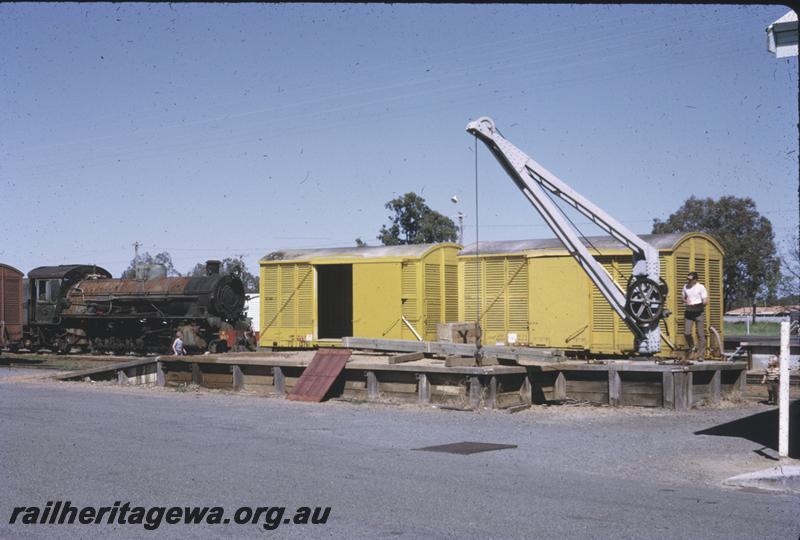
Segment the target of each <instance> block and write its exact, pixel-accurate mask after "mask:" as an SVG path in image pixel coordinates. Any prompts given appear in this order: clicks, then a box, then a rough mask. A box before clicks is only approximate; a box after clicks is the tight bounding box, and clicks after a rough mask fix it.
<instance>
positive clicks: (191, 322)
mask: <svg viewBox="0 0 800 540" xmlns="http://www.w3.org/2000/svg"><path fill="white" fill-rule="evenodd" d="M58 268H61V269H64V270H67V271H66V272H64V273H63V277H62V278H61V281H60V283H57V282H54V283H53V289H57V293H56V294H51V295H50V296H49V297H46V299H47V300H49V302H50V303H49V304H47V305H40V302H39V296H37V297H36V298H35V299H34V298H33V294H34V293H37V294H38V292H39V289H38V288H37V287H39V286H40V285H39V284H40V283H41V282H42V281H46V280H56V279H57V278H58V274H59V272H57V271H54V270H55V269H58ZM90 269H92V271H89V270H90ZM28 276H29V279H30V283H31V288H30V290H31V295H32V302H31V308H32V312H33V313H34V314H35V320H34V319H33V318H31V321H30V322H31V324H30V327H31V335H33V336H34V343H37V344H38V345H39V346H46V347H48V348H55V349H58V350H59V351H60V352H69V351H70V350H72V349H74V348H79V349H81V350H89V351H91V352H94V353H102V352H109V351H110V352H115V353H118V354H119V353H124V352H137V353H146V352H158V353H166V352H169V351H170V345H171V343H172V340H173V339H174V337H175V334H176V332H177V331H179V330H180V331H181V332H182V334H183V341H184V344H185V345H186V348H187V350H189V351H195V352H197V351H206V350H210V351H212V352H217V351H224V350H227V349H228V344H229V343H228V341H227V339H228V336H230V335H235V334H236V333H237V331H238V332H239V333H241V334H243V333H244V331H245V330H246V328H245V327H244V326H243V324H244V321H245V317H244V314H243V310H244V303H245V294H244V285H243V283H242V280H241V278H240V277H239V276H238V275H236V274H230V275H221V274H220V273H219V266H218V265H216V264H213V263H211V264H209V265H208V266H207V275H205V276H201V277H166V276H163V275H160V276H157V277H152V278H150V279H113V278H111V276H110V275H109V274H108V273H107V272H106V271H105V270H103V269H99V268H97V267H85V266H82V267H67V268H65V267H47V268H37V269H36V270H32V271H31V272H30V273H29V275H28ZM45 293H47V290H46V291H45ZM42 298H45V296H42ZM220 334H222V336H220Z"/></svg>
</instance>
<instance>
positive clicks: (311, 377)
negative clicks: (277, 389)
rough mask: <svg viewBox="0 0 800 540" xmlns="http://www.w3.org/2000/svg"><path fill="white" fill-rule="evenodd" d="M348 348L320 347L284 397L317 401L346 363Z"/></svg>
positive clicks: (348, 353)
mask: <svg viewBox="0 0 800 540" xmlns="http://www.w3.org/2000/svg"><path fill="white" fill-rule="evenodd" d="M351 354H352V351H351V350H350V349H320V350H319V351H317V354H315V355H314V359H313V360H311V363H310V364H308V367H307V368H306V369H305V370H303V374H302V375H300V378H298V379H297V382H296V383H295V385H294V387H293V388H292V391H291V392H290V393H289V395H288V396H286V399H290V400H292V401H312V402H315V403H318V402H320V401H322V400H323V398H325V394H327V393H328V390H330V389H331V386H333V383H334V381H335V380H336V379H337V377H339V374H340V373H341V372H342V370H343V369H344V366H345V365H346V364H347V360H348V358H350V355H351Z"/></svg>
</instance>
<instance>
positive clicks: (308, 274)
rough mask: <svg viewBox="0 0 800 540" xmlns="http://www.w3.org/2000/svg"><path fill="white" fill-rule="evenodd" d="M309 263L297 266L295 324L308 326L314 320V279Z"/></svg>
mask: <svg viewBox="0 0 800 540" xmlns="http://www.w3.org/2000/svg"><path fill="white" fill-rule="evenodd" d="M313 271H314V270H313V268H311V265H310V264H302V265H298V266H297V278H298V285H297V293H296V294H297V325H296V326H298V327H304V328H308V327H310V326H311V325H312V324H313V321H314V279H313V277H312V274H313Z"/></svg>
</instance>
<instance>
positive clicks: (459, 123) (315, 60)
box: [0, 3, 798, 275]
mask: <svg viewBox="0 0 800 540" xmlns="http://www.w3.org/2000/svg"><path fill="white" fill-rule="evenodd" d="M787 11H788V9H787V8H786V7H784V6H779V5H777V6H714V5H698V6H690V5H681V6H666V5H665V6H642V5H628V6H625V5H622V6H620V5H601V6H577V5H576V6H570V5H515V4H512V5H477V4H464V5H425V4H419V5H382V4H381V5H377V4H376V5H372V4H352V5H351V4H339V5H336V4H333V5H323V4H309V5H303V4H228V5H214V4H197V5H186V4H175V5H169V4H8V3H6V4H0V190H1V191H0V226H1V227H2V230H3V231H4V234H3V242H2V244H0V261H2V262H5V263H7V264H11V265H12V266H15V267H17V268H19V269H21V270H22V271H24V272H27V271H28V270H30V269H32V268H34V267H36V266H40V265H48V264H64V263H76V262H80V263H83V262H86V263H95V264H98V265H100V266H103V267H105V268H107V269H108V270H110V271H111V272H112V273H113V274H114V275H118V274H119V273H120V272H121V271H122V270H123V269H124V268H125V267H126V266H127V265H128V263H129V262H130V260H131V258H132V256H133V243H134V242H136V241H139V242H141V243H142V244H143V247H142V248H141V249H142V250H146V251H149V252H150V253H151V254H155V253H158V252H161V251H168V252H170V253H171V254H172V257H173V261H174V262H175V265H176V267H177V269H178V270H180V271H186V270H188V269H190V268H191V267H193V266H194V264H195V263H196V262H199V261H204V260H206V259H208V258H224V257H227V256H232V255H235V254H243V255H244V257H245V261H246V262H247V264H248V266H249V267H250V269H251V270H252V271H255V270H256V269H257V267H258V263H257V261H258V260H259V258H261V257H262V256H264V255H265V254H267V253H269V252H271V251H274V250H276V249H282V248H292V247H297V248H301V247H329V246H347V245H354V244H355V242H354V240H355V238H356V237H360V238H362V239H364V240H365V241H367V242H368V243H369V244H371V245H372V244H377V243H378V241H377V240H376V239H375V236H376V235H377V233H378V230H379V229H380V227H381V225H382V224H384V223H387V221H388V220H387V217H388V212H387V210H385V209H384V206H383V205H384V204H385V203H386V202H387V201H388V200H390V199H391V198H393V197H395V196H397V195H400V194H402V193H405V192H408V191H416V192H417V193H419V194H421V195H422V196H423V197H424V198H425V199H426V200H427V202H428V204H429V205H430V206H431V207H432V208H434V209H436V210H438V211H440V212H442V213H444V214H446V215H449V216H451V217H455V215H456V213H457V212H458V211H462V212H464V214H465V216H466V217H465V243H469V242H472V241H474V239H475V233H476V230H475V157H474V139H473V138H472V136H470V135H469V134H467V133H466V132H465V131H464V128H465V126H466V124H467V123H468V122H469V121H470V120H472V119H475V118H477V117H480V116H491V117H493V118H494V120H495V122H496V123H497V126H498V127H499V128H500V129H501V130H502V132H503V133H504V135H505V136H506V137H507V138H508V139H509V140H511V141H512V142H513V143H514V144H516V145H517V146H518V147H520V148H521V149H522V150H523V151H525V152H526V153H528V154H529V155H530V156H531V157H533V158H534V159H535V160H537V161H538V162H540V163H541V164H542V165H544V166H545V167H547V168H548V169H549V170H550V171H552V172H553V173H555V174H556V175H558V176H559V177H560V178H561V179H562V180H564V181H566V182H567V183H568V184H570V185H571V186H572V187H573V188H575V189H576V190H578V191H579V192H580V193H581V194H583V195H584V196H586V197H588V198H589V199H590V200H592V201H593V202H595V203H596V204H598V205H599V206H600V207H601V208H603V209H605V210H606V211H607V212H609V213H610V214H611V215H613V216H614V217H616V218H617V219H618V220H620V221H621V222H622V223H624V224H625V225H627V226H628V227H629V228H631V229H632V230H634V231H635V232H637V233H649V232H650V228H651V226H652V221H653V218H662V219H663V218H666V217H667V216H668V215H669V214H670V213H671V212H673V211H675V210H676V209H677V208H678V207H679V206H680V205H681V203H682V202H683V201H684V200H685V199H686V198H687V197H689V196H690V195H696V196H698V197H714V198H717V197H720V196H722V195H735V196H739V197H745V196H747V197H752V198H753V199H754V200H755V201H756V203H757V208H758V210H759V211H760V212H761V213H762V214H764V215H765V216H767V217H768V218H769V219H770V220H771V221H772V224H773V226H774V228H775V231H776V239H777V240H778V241H779V242H788V241H789V240H790V238H791V236H792V234H796V231H797V227H798V195H797V188H798V186H797V182H798V132H797V124H798V112H797V108H798V105H797V101H798V97H797V96H798V81H797V71H798V66H797V58H790V59H776V58H775V57H774V56H773V55H772V54H770V53H768V51H767V46H766V33H765V28H766V26H768V25H769V24H770V23H771V22H773V21H775V20H776V19H778V18H779V17H781V16H782V15H783V14H785V13H786V12H787ZM477 172H478V185H479V189H478V202H479V208H480V214H479V218H480V229H479V231H478V232H479V235H480V239H481V240H503V239H509V240H510V239H523V238H544V237H550V236H552V234H551V233H550V231H549V229H547V227H546V225H544V223H543V221H542V220H541V218H540V217H539V216H538V215H537V214H536V213H535V211H534V210H533V208H532V207H531V206H530V205H529V203H528V202H527V201H526V200H525V199H524V197H523V196H522V195H521V194H520V193H519V192H518V191H517V189H516V187H514V185H513V183H512V182H511V181H510V179H508V177H507V176H506V175H505V173H504V172H503V171H502V169H501V168H500V167H499V165H498V164H497V163H496V161H495V160H494V158H493V157H492V156H491V155H490V154H489V153H488V152H487V151H486V149H485V148H484V147H483V145H482V144H481V145H480V147H479V149H478V171H477ZM452 195H457V196H458V198H459V199H460V203H459V204H457V205H455V204H452V203H451V202H450V197H451V196H452ZM576 221H577V223H578V224H579V225H581V224H585V223H586V220H585V219H577V220H576ZM581 228H582V230H583V231H584V232H585V233H586V234H597V230H596V229H594V228H593V227H592V226H589V225H586V226H582V227H581Z"/></svg>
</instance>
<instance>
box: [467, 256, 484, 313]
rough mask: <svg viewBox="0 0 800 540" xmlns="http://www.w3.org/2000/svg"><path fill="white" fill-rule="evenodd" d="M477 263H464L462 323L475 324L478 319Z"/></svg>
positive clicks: (471, 261) (472, 261)
mask: <svg viewBox="0 0 800 540" xmlns="http://www.w3.org/2000/svg"><path fill="white" fill-rule="evenodd" d="M478 265H479V263H478V262H476V261H474V260H469V261H467V262H465V263H464V321H466V322H475V321H476V320H477V318H478V288H479V283H478V279H479V278H480V276H479V274H478V268H479V266H478Z"/></svg>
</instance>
